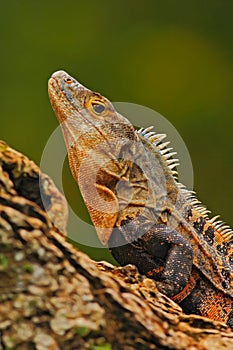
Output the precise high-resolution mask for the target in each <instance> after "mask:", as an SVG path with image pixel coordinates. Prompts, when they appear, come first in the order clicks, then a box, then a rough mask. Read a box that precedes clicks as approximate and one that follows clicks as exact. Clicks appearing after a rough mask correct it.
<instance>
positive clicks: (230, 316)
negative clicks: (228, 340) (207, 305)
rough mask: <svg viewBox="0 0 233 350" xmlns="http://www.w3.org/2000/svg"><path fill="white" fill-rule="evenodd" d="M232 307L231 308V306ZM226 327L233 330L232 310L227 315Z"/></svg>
mask: <svg viewBox="0 0 233 350" xmlns="http://www.w3.org/2000/svg"><path fill="white" fill-rule="evenodd" d="M232 307H233V306H232ZM227 325H228V326H229V327H231V329H233V310H232V311H231V312H230V313H229V316H228V319H227Z"/></svg>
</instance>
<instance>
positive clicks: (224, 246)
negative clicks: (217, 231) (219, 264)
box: [216, 242, 229, 256]
mask: <svg viewBox="0 0 233 350" xmlns="http://www.w3.org/2000/svg"><path fill="white" fill-rule="evenodd" d="M228 248H229V243H228V242H226V243H222V244H218V245H217V246H216V249H217V251H218V252H219V253H221V254H222V255H224V256H226V255H227V251H228Z"/></svg>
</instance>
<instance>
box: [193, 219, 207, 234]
mask: <svg viewBox="0 0 233 350" xmlns="http://www.w3.org/2000/svg"><path fill="white" fill-rule="evenodd" d="M204 225H205V220H204V218H202V217H200V218H198V220H197V221H195V222H194V224H193V227H194V228H195V230H196V231H197V232H198V233H201V234H203V229H204Z"/></svg>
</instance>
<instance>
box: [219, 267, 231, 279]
mask: <svg viewBox="0 0 233 350" xmlns="http://www.w3.org/2000/svg"><path fill="white" fill-rule="evenodd" d="M221 274H222V276H223V277H224V278H225V280H227V281H229V280H230V275H231V273H230V271H228V270H226V269H222V271H221Z"/></svg>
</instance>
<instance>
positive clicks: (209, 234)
mask: <svg viewBox="0 0 233 350" xmlns="http://www.w3.org/2000/svg"><path fill="white" fill-rule="evenodd" d="M203 237H204V238H205V240H206V241H207V242H209V243H211V244H212V245H213V243H214V229H213V227H208V229H207V230H205V231H204V232H203Z"/></svg>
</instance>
